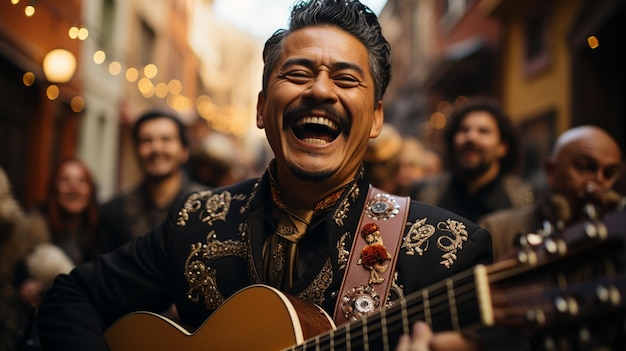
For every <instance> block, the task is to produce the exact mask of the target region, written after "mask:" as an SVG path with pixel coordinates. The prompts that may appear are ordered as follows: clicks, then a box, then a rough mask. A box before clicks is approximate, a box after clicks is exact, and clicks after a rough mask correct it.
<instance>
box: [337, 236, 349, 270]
mask: <svg viewBox="0 0 626 351" xmlns="http://www.w3.org/2000/svg"><path fill="white" fill-rule="evenodd" d="M349 236H350V232H345V233H344V234H343V235H342V236H341V239H339V241H338V242H337V263H338V264H339V270H340V271H343V270H345V269H346V266H347V265H348V257H350V251H348V250H346V239H348V237H349Z"/></svg>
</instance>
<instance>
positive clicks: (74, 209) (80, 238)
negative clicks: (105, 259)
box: [42, 157, 98, 264]
mask: <svg viewBox="0 0 626 351" xmlns="http://www.w3.org/2000/svg"><path fill="white" fill-rule="evenodd" d="M42 214H43V215H44V217H45V219H46V221H47V223H48V226H49V229H50V236H51V238H50V239H51V242H52V243H53V244H55V245H57V246H58V247H60V248H61V249H63V251H64V252H65V253H66V254H67V255H68V256H69V257H70V258H71V259H72V261H73V262H74V263H75V264H80V263H83V262H85V261H88V260H91V259H92V258H93V256H94V255H95V254H96V250H95V248H96V245H95V238H96V233H95V231H96V226H97V224H98V203H97V199H96V184H95V182H94V179H93V177H92V175H91V172H90V171H89V168H88V167H87V165H85V163H83V162H82V161H80V160H79V159H77V158H75V157H71V158H66V159H63V160H62V161H61V162H59V163H58V164H57V166H56V167H55V168H54V169H53V172H52V174H51V178H50V182H49V185H48V194H47V198H46V202H45V203H44V205H43V207H42Z"/></svg>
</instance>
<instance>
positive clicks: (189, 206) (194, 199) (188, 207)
mask: <svg viewBox="0 0 626 351" xmlns="http://www.w3.org/2000/svg"><path fill="white" fill-rule="evenodd" d="M211 194H213V191H211V190H204V191H199V192H197V193H193V194H191V195H189V197H188V198H187V200H185V204H184V205H183V208H182V209H181V210H180V211H178V220H177V221H176V225H179V226H181V227H184V226H186V225H187V221H188V220H189V212H196V211H198V210H199V209H200V208H201V207H202V200H203V199H204V198H206V197H209V196H211Z"/></svg>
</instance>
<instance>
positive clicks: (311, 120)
mask: <svg viewBox="0 0 626 351" xmlns="http://www.w3.org/2000/svg"><path fill="white" fill-rule="evenodd" d="M304 124H321V125H324V126H326V127H328V128H330V129H332V130H337V124H336V123H335V122H333V121H332V120H330V119H328V118H326V117H303V118H300V119H299V120H298V121H297V122H296V126H298V127H299V126H302V125H304Z"/></svg>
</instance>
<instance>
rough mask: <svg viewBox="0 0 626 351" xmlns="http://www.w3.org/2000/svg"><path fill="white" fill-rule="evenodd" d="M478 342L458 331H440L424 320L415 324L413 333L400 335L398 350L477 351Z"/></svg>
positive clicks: (478, 347)
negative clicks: (436, 331) (432, 328)
mask: <svg viewBox="0 0 626 351" xmlns="http://www.w3.org/2000/svg"><path fill="white" fill-rule="evenodd" d="M479 349H480V345H479V344H478V342H476V341H473V340H470V339H467V338H465V337H463V335H462V334H460V333H456V332H438V333H436V334H433V332H432V330H431V329H430V327H428V325H427V324H426V323H424V322H421V321H420V322H416V323H415V324H413V330H412V335H411V336H409V335H403V336H402V337H400V340H399V342H398V347H397V348H396V351H444V350H445V351H477V350H479Z"/></svg>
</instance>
